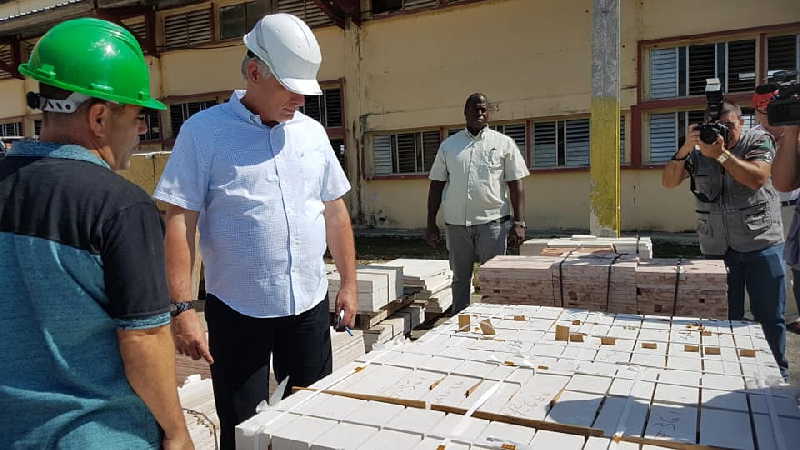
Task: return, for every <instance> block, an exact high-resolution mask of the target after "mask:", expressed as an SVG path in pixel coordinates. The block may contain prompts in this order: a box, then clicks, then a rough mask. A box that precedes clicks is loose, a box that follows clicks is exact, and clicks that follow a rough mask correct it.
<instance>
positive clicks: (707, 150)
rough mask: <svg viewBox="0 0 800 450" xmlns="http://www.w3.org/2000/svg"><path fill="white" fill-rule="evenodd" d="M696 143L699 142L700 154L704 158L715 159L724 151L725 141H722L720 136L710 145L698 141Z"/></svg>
mask: <svg viewBox="0 0 800 450" xmlns="http://www.w3.org/2000/svg"><path fill="white" fill-rule="evenodd" d="M698 141H699V142H700V153H702V154H703V156H705V157H706V158H711V159H717V158H719V156H720V155H721V154H722V152H724V151H725V139H722V136H717V140H716V141H715V142H714V143H713V144H711V145H708V144H706V143H705V142H703V141H701V140H699V139H698Z"/></svg>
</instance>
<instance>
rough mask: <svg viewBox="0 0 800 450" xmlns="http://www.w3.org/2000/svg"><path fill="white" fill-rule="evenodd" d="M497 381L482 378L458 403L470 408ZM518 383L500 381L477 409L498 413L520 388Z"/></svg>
mask: <svg viewBox="0 0 800 450" xmlns="http://www.w3.org/2000/svg"><path fill="white" fill-rule="evenodd" d="M497 383H499V381H489V380H484V381H483V382H482V383H481V384H480V385H479V386H478V388H477V389H475V391H474V392H473V393H472V395H470V396H469V397H467V398H465V399H464V401H463V402H462V403H461V404H460V405H458V406H459V407H461V408H464V409H470V408H471V407H472V406H473V405H474V404H475V402H477V401H478V400H479V399H482V396H483V395H484V394H485V393H486V392H487V391H489V390H492V389H495V387H494V386H495V385H496V384H497ZM520 387H521V386H520V385H519V384H516V383H502V384H501V385H500V387H499V388H496V389H495V390H494V393H493V394H492V395H491V396H490V397H489V399H487V400H486V401H485V402H484V403H483V404H482V405H481V406H480V407H479V410H480V411H483V412H488V413H494V414H500V413H501V412H502V411H503V408H505V406H506V404H508V402H509V401H510V400H511V398H512V397H513V396H514V395H516V394H517V392H519V390H520Z"/></svg>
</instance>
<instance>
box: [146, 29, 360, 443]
mask: <svg viewBox="0 0 800 450" xmlns="http://www.w3.org/2000/svg"><path fill="white" fill-rule="evenodd" d="M244 43H245V46H246V47H247V50H248V51H247V55H246V56H245V58H244V61H243V62H242V67H241V70H242V75H243V76H244V78H245V81H246V85H247V89H246V90H245V91H234V93H233V95H231V98H230V101H228V102H227V103H225V104H222V105H218V106H215V107H213V108H210V109H207V110H205V111H202V112H200V113H197V114H195V115H194V116H192V117H191V118H190V119H189V120H187V121H186V122H185V123H184V124H183V126H182V127H181V130H180V133H179V135H178V138H177V140H176V142H175V147H174V148H173V151H172V156H171V158H170V160H169V162H168V163H167V166H166V168H165V170H164V174H163V175H162V177H161V181H160V183H159V185H158V187H157V188H156V192H155V197H156V198H157V199H159V200H163V201H165V202H167V203H169V204H170V207H169V209H168V211H167V219H166V255H167V279H168V282H169V289H170V294H171V296H172V301H173V302H176V303H177V308H176V309H177V310H178V311H180V313H179V314H178V315H177V316H175V318H174V319H173V332H174V334H175V338H176V339H175V340H176V345H177V347H178V349H179V351H181V352H182V353H184V354H187V355H190V356H191V357H193V358H194V359H199V358H201V357H202V358H205V359H206V360H207V361H208V362H209V363H211V375H212V378H213V384H214V394H215V398H216V406H217V413H218V415H219V418H220V424H221V428H222V433H221V443H222V448H223V449H232V448H234V427H235V426H236V425H237V424H239V423H241V422H242V421H244V420H245V419H247V418H249V417H250V416H252V415H253V414H255V407H256V405H257V404H258V403H259V402H260V401H261V400H264V399H266V398H267V379H268V375H269V361H270V356H271V357H272V361H273V367H274V370H275V375H276V378H277V380H278V381H279V382H280V381H282V380H283V379H284V378H286V377H287V376H288V377H289V381H288V386H287V392H290V390H291V387H292V386H308V385H309V384H312V383H314V382H316V381H317V380H319V379H321V378H322V377H324V376H325V375H328V374H330V373H331V344H330V332H329V324H330V318H329V312H328V311H329V309H328V308H329V302H328V298H327V288H328V286H327V280H326V277H325V267H324V262H323V254H324V253H325V248H326V243H327V247H328V248H330V251H331V254H332V255H333V258H334V259H335V261H336V265H337V269H338V271H339V272H340V274H341V277H342V288H341V290H340V291H339V294H338V295H337V298H336V299H335V302H336V305H335V311H336V312H337V315H338V313H339V312H340V311H343V312H344V319H343V323H342V325H344V324H347V325H349V326H352V324H353V320H354V314H355V310H356V283H355V250H354V245H353V233H352V229H351V227H350V216H349V214H348V212H347V208H346V206H345V203H344V201H343V199H342V196H343V195H344V194H345V193H346V192H347V191H348V190H349V189H350V184H349V183H348V181H347V178H346V177H345V175H344V172H343V171H342V169H341V166H340V165H339V162H338V161H337V159H336V155H335V154H334V152H333V149H332V148H331V146H330V143H329V140H328V136H327V135H326V133H325V129H324V128H323V127H322V125H320V124H319V123H318V122H316V121H314V120H313V119H311V118H309V117H307V116H305V115H303V114H302V113H300V112H298V111H297V109H298V108H299V107H301V106H303V104H304V101H305V96H306V95H320V94H321V93H322V91H321V89H320V87H319V84H318V83H317V80H316V76H317V71H318V69H319V64H320V62H321V59H322V58H321V56H320V50H319V45H318V44H317V40H316V38H315V37H314V35H313V33H312V32H311V30H310V29H309V28H308V26H307V25H306V24H305V23H303V21H302V20H300V19H298V18H297V17H294V16H291V15H288V14H275V15H268V16H265V17H264V18H263V19H261V20H260V21H259V22H258V23H257V24H256V26H255V27H254V28H253V30H252V31H250V32H249V33H248V34H247V35H246V36H245V37H244ZM198 224H199V229H200V249H201V252H202V256H203V262H204V265H205V287H206V292H207V296H206V305H205V308H206V310H205V313H206V321H207V323H208V332H209V342H208V343H206V340H205V336H204V334H203V333H202V331H201V327H200V324H199V321H198V318H197V316H196V315H195V313H194V311H193V310H192V303H191V302H192V300H193V298H192V295H193V294H192V292H191V289H190V285H191V282H190V280H191V275H190V268H191V267H192V265H193V261H194V253H193V248H194V239H195V230H196V228H197V226H198ZM331 301H333V299H331Z"/></svg>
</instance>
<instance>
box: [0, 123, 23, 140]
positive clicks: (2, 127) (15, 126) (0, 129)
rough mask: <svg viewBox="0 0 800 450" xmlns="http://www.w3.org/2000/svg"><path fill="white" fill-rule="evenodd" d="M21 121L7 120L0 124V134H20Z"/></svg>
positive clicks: (7, 135) (8, 135)
mask: <svg viewBox="0 0 800 450" xmlns="http://www.w3.org/2000/svg"><path fill="white" fill-rule="evenodd" d="M22 135H23V133H22V122H8V123H4V124H0V136H3V137H11V136H22Z"/></svg>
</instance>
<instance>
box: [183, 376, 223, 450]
mask: <svg viewBox="0 0 800 450" xmlns="http://www.w3.org/2000/svg"><path fill="white" fill-rule="evenodd" d="M178 398H179V399H180V402H181V407H183V416H184V418H185V419H186V425H187V427H188V428H189V435H190V436H191V438H192V441H193V442H194V446H195V448H196V449H198V450H200V449H214V448H218V445H217V444H218V442H219V418H218V417H217V410H216V409H215V407H214V389H213V388H212V387H211V379H209V378H205V379H201V378H200V376H199V375H192V376H189V377H187V378H186V382H185V383H184V384H183V386H181V387H179V388H178Z"/></svg>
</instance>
